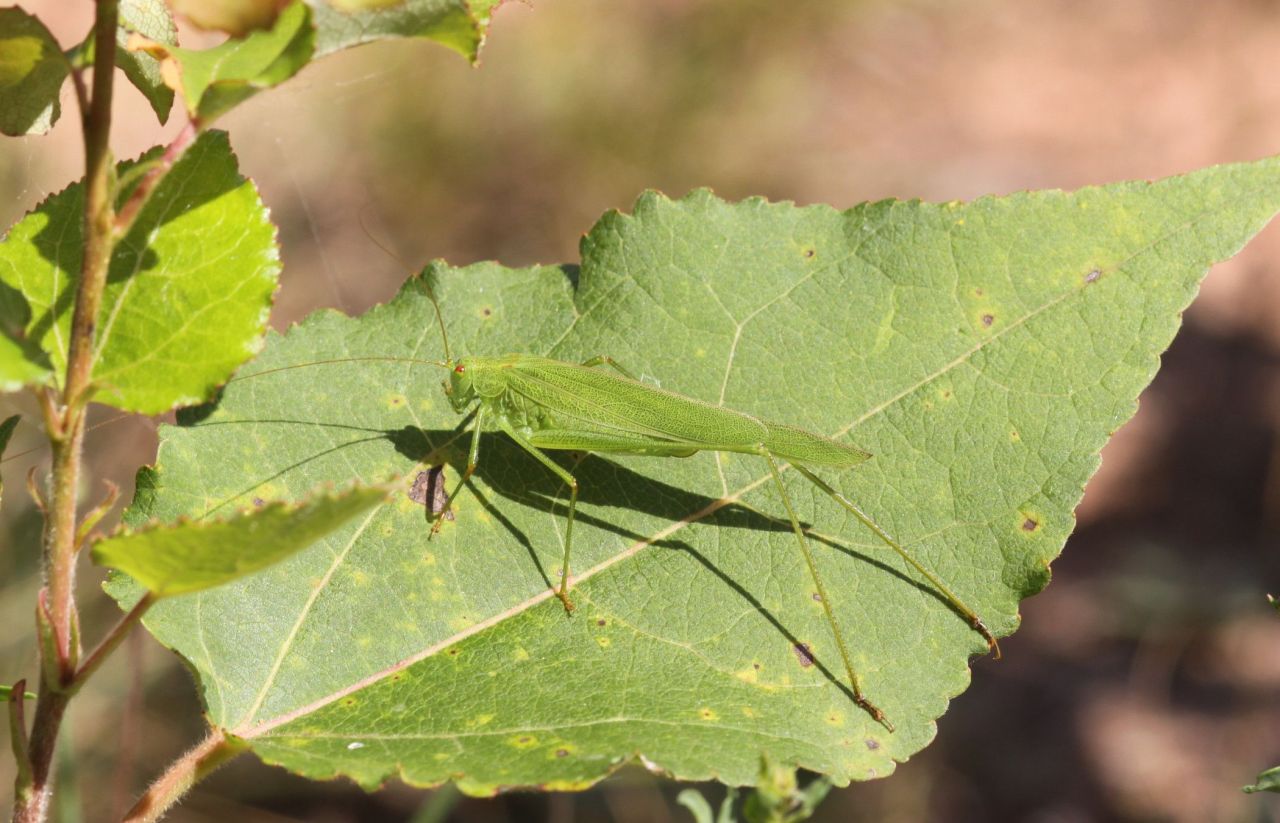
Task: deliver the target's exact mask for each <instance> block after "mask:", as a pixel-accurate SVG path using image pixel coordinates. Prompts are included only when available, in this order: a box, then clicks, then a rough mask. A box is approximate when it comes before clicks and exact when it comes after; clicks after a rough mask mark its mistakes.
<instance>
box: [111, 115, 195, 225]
mask: <svg viewBox="0 0 1280 823" xmlns="http://www.w3.org/2000/svg"><path fill="white" fill-rule="evenodd" d="M199 134H200V128H199V126H198V125H197V124H196V122H195V121H194V120H192V121H189V122H188V123H187V125H185V126H183V127H182V131H180V132H178V135H177V136H176V137H174V138H173V141H172V142H171V143H169V145H167V146H165V149H164V154H162V155H160V158H159V159H158V160H157V161H155V165H153V166H152V167H151V168H150V169H148V170H147V172H146V174H144V175H142V179H141V180H139V181H138V184H137V185H136V186H134V189H133V191H132V192H130V193H129V199H128V200H126V201H125V203H124V205H123V206H121V207H120V212H119V214H117V215H116V218H115V230H116V236H117V237H122V236H124V235H125V234H127V233H128V231H129V227H130V226H132V225H133V221H134V220H136V219H137V218H138V213H139V212H141V211H142V207H143V206H145V205H146V203H147V199H148V198H150V197H151V192H152V191H154V190H155V187H156V184H158V183H159V182H160V181H161V180H163V179H164V176H165V175H166V174H168V173H169V169H171V168H173V164H174V163H175V162H177V160H178V158H179V157H181V156H182V154H183V152H185V151H186V150H187V147H189V146H190V145H191V144H192V143H193V142H195V139H196V137H197V136H198V135H199Z"/></svg>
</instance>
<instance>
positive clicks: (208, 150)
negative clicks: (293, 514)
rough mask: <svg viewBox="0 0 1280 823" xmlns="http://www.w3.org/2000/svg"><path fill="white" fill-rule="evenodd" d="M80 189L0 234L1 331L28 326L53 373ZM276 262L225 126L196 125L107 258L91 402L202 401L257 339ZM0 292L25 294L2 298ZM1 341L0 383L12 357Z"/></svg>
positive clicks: (62, 341)
mask: <svg viewBox="0 0 1280 823" xmlns="http://www.w3.org/2000/svg"><path fill="white" fill-rule="evenodd" d="M83 198H84V187H83V186H82V185H81V184H79V183H77V184H75V185H73V186H70V187H68V188H67V189H65V190H64V191H62V192H59V193H58V194H55V195H53V196H52V197H50V198H49V199H47V200H45V201H44V202H43V203H42V204H40V206H39V207H38V208H37V209H36V210H35V211H34V212H32V213H30V214H28V215H27V216H26V217H24V218H23V219H22V220H21V221H19V222H18V224H17V225H15V226H14V227H13V229H12V230H11V231H10V232H9V236H8V237H7V238H5V240H4V242H2V243H0V328H8V327H11V326H14V325H15V324H16V327H17V328H21V329H24V330H25V335H26V341H24V342H25V343H26V345H28V346H30V345H38V346H39V348H40V349H41V350H42V351H43V352H44V353H45V355H47V357H48V358H49V359H50V360H51V361H52V364H53V366H54V367H55V370H56V372H57V373H59V374H61V373H62V371H63V370H64V369H65V367H66V357H67V344H68V340H69V337H70V327H71V314H72V309H73V305H74V298H75V287H76V281H77V278H78V276H79V271H80V259H81V251H82V245H83V240H82V239H81V238H82V231H81V227H82V222H83V220H84V215H83V209H84V206H83ZM279 270H280V264H279V260H278V254H277V249H276V243H275V229H274V227H273V226H272V225H271V223H270V221H269V220H268V219H267V213H266V208H265V207H264V206H263V205H262V201H261V200H259V199H258V193H257V191H256V189H254V187H253V184H252V183H250V182H248V181H247V180H245V179H244V178H242V177H241V176H240V175H239V174H238V173H237V170H236V161H235V157H234V155H232V153H231V147H230V145H229V144H228V142H227V136H226V134H225V133H222V132H207V133H205V134H203V135H202V136H201V137H200V138H199V139H198V140H197V141H196V143H195V144H193V145H192V146H191V147H190V148H189V149H188V150H187V152H186V153H185V154H184V155H183V156H182V157H181V158H180V159H179V160H178V161H177V162H176V163H175V164H174V167H173V169H172V170H171V171H170V172H169V174H168V175H167V176H166V177H165V178H164V179H163V180H162V181H161V182H160V184H159V185H157V186H156V189H155V190H154V191H153V192H152V195H151V198H150V200H148V201H147V204H146V206H145V207H144V208H143V209H142V211H141V212H140V213H139V215H138V217H137V220H136V221H135V222H134V224H133V226H132V228H131V229H130V231H129V234H128V235H127V236H126V237H125V238H123V239H122V240H121V241H120V243H119V244H118V245H117V246H116V249H115V254H114V255H113V256H112V258H111V268H110V271H109V273H108V275H107V287H106V291H105V293H104V295H103V301H102V313H101V315H100V317H99V322H98V331H97V339H96V341H95V348H96V355H95V363H94V369H93V378H94V380H95V382H96V383H97V384H98V386H99V391H98V393H97V394H96V395H95V398H94V399H96V400H98V401H100V402H103V403H108V404H110V405H112V406H115V407H117V408H121V409H126V410H128V411H137V412H144V413H148V414H154V413H158V412H162V411H166V410H168V409H170V408H172V407H174V406H182V405H191V404H194V403H200V402H203V401H205V400H207V399H208V398H209V397H210V396H211V395H212V393H213V392H214V390H215V389H216V388H217V387H218V385H219V384H221V383H222V382H223V381H225V380H226V379H227V377H228V376H230V374H231V372H232V370H234V369H235V368H236V367H237V366H239V365H240V364H241V363H243V362H244V361H245V360H247V359H249V357H250V356H252V355H253V354H254V353H255V352H256V351H258V349H259V348H260V347H261V344H262V335H263V330H264V329H265V326H266V322H267V314H268V312H269V310H270V305H271V296H272V294H273V293H274V291H275V287H276V278H277V276H278V275H279ZM6 292H8V293H10V294H12V293H16V294H18V295H21V297H22V298H23V299H22V300H17V299H13V300H5V299H3V295H4V294H5V293H6ZM28 305H29V306H30V308H29V309H28V308H27V306H28ZM3 339H4V338H0V383H2V382H3V381H4V378H5V377H6V376H7V371H6V367H7V365H8V363H9V361H8V360H7V359H6V355H5V350H4V348H3ZM32 368H33V369H37V368H38V366H33V367H32ZM41 374H42V373H41V372H38V371H37V373H36V375H35V376H34V377H32V378H31V382H35V380H37V379H41V378H40V375H41ZM46 377H47V375H46Z"/></svg>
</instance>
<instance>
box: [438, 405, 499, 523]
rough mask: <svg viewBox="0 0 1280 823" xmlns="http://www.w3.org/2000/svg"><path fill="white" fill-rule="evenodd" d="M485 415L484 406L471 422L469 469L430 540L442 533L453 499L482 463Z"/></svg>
mask: <svg viewBox="0 0 1280 823" xmlns="http://www.w3.org/2000/svg"><path fill="white" fill-rule="evenodd" d="M484 413H485V408H484V406H483V405H482V406H480V407H479V408H478V409H476V416H475V419H474V420H472V421H471V449H470V450H469V451H468V452H467V467H466V469H464V470H463V472H462V477H460V478H458V484H457V485H456V486H454V487H453V491H452V492H451V493H450V494H449V495H448V496H447V497H445V499H444V504H443V505H442V506H441V507H440V513H439V514H438V515H436V522H435V523H432V524H431V534H430V535H428V536H427V539H428V540H430V539H431V538H432V537H435V536H436V535H437V534H439V533H440V528H441V527H442V526H444V521H445V517H446V515H448V514H449V513H450V512H451V511H453V499H454V498H455V497H457V496H458V493H459V492H461V491H462V488H463V487H464V486H466V485H467V481H468V480H470V479H471V475H473V474H475V473H476V466H477V465H478V464H479V463H480V434H481V433H482V432H483V431H484V417H485V414H484Z"/></svg>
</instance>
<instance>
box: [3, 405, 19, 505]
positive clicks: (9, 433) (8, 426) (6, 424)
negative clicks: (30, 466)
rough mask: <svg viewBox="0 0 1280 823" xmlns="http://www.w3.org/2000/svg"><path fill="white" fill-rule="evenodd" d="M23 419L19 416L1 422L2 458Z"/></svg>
mask: <svg viewBox="0 0 1280 823" xmlns="http://www.w3.org/2000/svg"><path fill="white" fill-rule="evenodd" d="M21 419H22V418H21V417H20V416H18V415H16V414H15V415H13V416H12V417H8V418H5V420H3V421H0V457H4V450H5V449H7V448H8V447H9V438H11V437H13V430H14V429H16V428H18V421H19V420H21ZM2 481H3V478H0V494H3V492H4V483H3V482H2Z"/></svg>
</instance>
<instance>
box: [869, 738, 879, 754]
mask: <svg viewBox="0 0 1280 823" xmlns="http://www.w3.org/2000/svg"><path fill="white" fill-rule="evenodd" d="M866 743H867V748H868V749H870V750H871V751H873V752H874V751H875V750H876V749H878V748H880V741H879V740H872V739H871V738H870V737H868V738H867V740H866Z"/></svg>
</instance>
